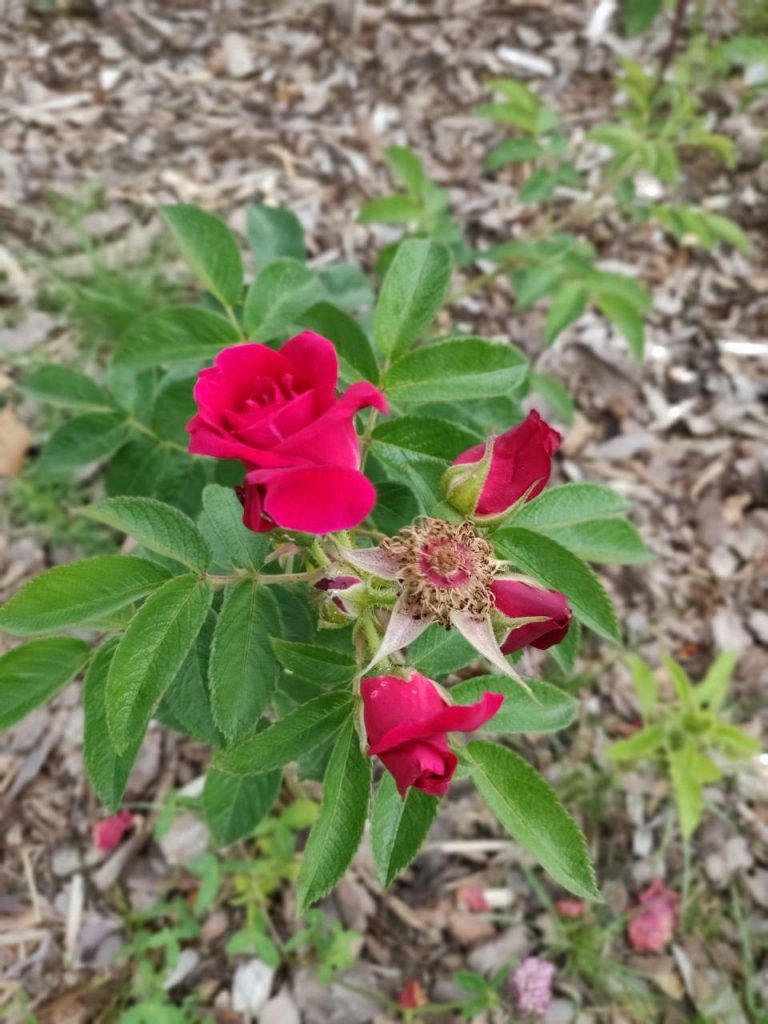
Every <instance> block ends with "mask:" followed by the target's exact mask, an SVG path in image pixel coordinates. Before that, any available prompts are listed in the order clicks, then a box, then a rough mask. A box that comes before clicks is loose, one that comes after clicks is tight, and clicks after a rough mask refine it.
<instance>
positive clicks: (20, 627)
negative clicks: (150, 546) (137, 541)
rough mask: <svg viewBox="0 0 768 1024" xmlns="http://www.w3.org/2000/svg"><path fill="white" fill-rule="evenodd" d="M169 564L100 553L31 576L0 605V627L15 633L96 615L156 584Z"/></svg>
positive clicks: (65, 626)
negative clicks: (164, 566) (16, 592)
mask: <svg viewBox="0 0 768 1024" xmlns="http://www.w3.org/2000/svg"><path fill="white" fill-rule="evenodd" d="M167 579H168V570H167V569H164V568H163V567H162V566H160V565H157V564H156V563H155V562H150V561H148V560H147V559H145V558H134V557H132V556H131V555H99V556H98V557H96V558H87V559H85V560H84V561H82V562H72V563H70V564H69V565H58V566H56V567H55V568H53V569H49V570H48V572H44V573H42V574H41V575H40V576H36V577H35V578H34V579H33V580H30V581H29V583H27V585H26V586H25V587H23V588H22V589H21V590H20V591H19V592H18V594H15V595H14V596H13V597H12V598H11V599H10V600H9V601H7V602H6V603H5V604H4V605H3V607H2V608H0V629H4V630H5V631H6V632H7V633H13V634H14V635H15V636H30V635H32V634H34V633H47V632H49V631H50V630H53V629H68V628H69V627H70V626H77V625H79V624H80V623H83V622H89V621H92V620H98V619H101V618H102V616H105V615H109V613H110V612H114V611H116V610H117V609H118V608H123V607H124V606H125V605H127V604H132V603H133V602H134V601H136V600H138V599H139V598H140V597H145V596H146V595H147V594H149V593H151V592H152V591H153V590H156V589H157V587H159V586H160V585H161V584H163V583H165V581H166V580H167Z"/></svg>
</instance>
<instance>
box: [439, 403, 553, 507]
mask: <svg viewBox="0 0 768 1024" xmlns="http://www.w3.org/2000/svg"><path fill="white" fill-rule="evenodd" d="M560 440H561V438H560V434H559V433H558V432H557V431H556V430H553V429H552V427H550V426H549V424H548V423H546V422H545V421H544V420H543V419H542V418H541V416H539V414H538V413H537V412H536V411H535V410H534V411H533V412H530V413H529V414H528V416H527V418H526V419H525V420H523V422H522V423H520V424H518V425H517V426H516V427H513V428H512V429H511V430H508V431H507V432H506V433H505V434H502V435H501V436H500V437H492V438H490V439H489V441H488V442H487V443H486V444H478V445H475V446H474V447H473V448H468V449H467V451H465V452H462V454H461V455H459V456H458V457H457V458H456V459H455V460H454V463H453V466H452V467H451V468H450V469H449V470H448V472H447V473H446V474H445V477H444V480H443V486H444V489H445V491H446V496H447V498H448V501H449V502H450V503H451V504H452V505H453V506H454V507H455V508H456V509H458V511H459V512H461V513H462V515H467V516H473V517H478V518H479V519H481V520H482V519H483V518H493V517H495V516H498V515H502V514H503V513H505V512H507V511H508V510H509V509H510V508H512V506H513V505H515V504H516V503H517V502H518V501H520V500H521V499H524V500H525V501H530V500H531V498H535V497H536V495H537V494H540V493H541V492H542V491H543V490H544V488H545V487H546V485H547V482H548V480H549V477H550V474H551V472H552V456H553V455H554V454H555V452H556V451H557V449H558V448H559V447H560Z"/></svg>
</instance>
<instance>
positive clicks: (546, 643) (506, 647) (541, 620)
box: [491, 579, 571, 654]
mask: <svg viewBox="0 0 768 1024" xmlns="http://www.w3.org/2000/svg"><path fill="white" fill-rule="evenodd" d="M491 592H492V594H493V596H494V600H495V608H496V611H498V612H501V614H502V615H504V616H505V617H506V618H508V619H525V618H537V621H535V622H528V623H526V624H525V625H522V626H518V627H516V628H515V629H512V630H511V631H510V632H509V633H508V634H507V638H506V639H505V640H504V642H503V643H502V645H501V649H502V651H503V652H504V654H513V653H514V652H515V651H519V650H521V649H522V648H523V647H529V646H530V647H538V648H539V650H546V648H547V647H552V646H553V645H554V644H559V643H561V642H562V641H563V640H564V639H565V636H566V633H567V632H568V628H569V626H570V624H571V609H570V606H569V605H568V598H567V597H566V596H565V595H564V594H561V593H560V592H559V591H557V590H545V589H544V588H543V587H537V586H535V585H532V584H531V583H523V582H522V581H520V580H503V579H499V580H494V582H493V583H492V584H491Z"/></svg>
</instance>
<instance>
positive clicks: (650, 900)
mask: <svg viewBox="0 0 768 1024" xmlns="http://www.w3.org/2000/svg"><path fill="white" fill-rule="evenodd" d="M679 907H680V895H679V893H676V892H675V891H674V890H672V889H667V887H666V886H665V885H664V883H663V882H662V880H661V879H660V878H657V879H656V880H655V881H654V882H652V883H651V885H649V886H648V888H647V889H644V890H643V892H641V893H640V895H639V896H638V908H637V911H636V913H635V914H634V916H633V917H632V920H631V921H630V922H629V927H628V928H627V937H628V938H629V944H630V945H631V946H632V948H633V949H634V950H635V951H636V952H638V953H660V952H661V951H662V950H663V949H665V948H666V947H667V946H668V945H669V943H670V942H671V941H672V936H673V935H674V933H675V928H676V926H677V914H678V909H679Z"/></svg>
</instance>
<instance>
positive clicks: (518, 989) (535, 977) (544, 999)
mask: <svg viewBox="0 0 768 1024" xmlns="http://www.w3.org/2000/svg"><path fill="white" fill-rule="evenodd" d="M554 977H555V965H554V964H553V963H550V962H549V960H542V959H540V958H539V957H537V956H529V957H528V958H527V959H526V960H523V962H522V963H520V964H518V965H517V967H516V968H515V969H514V971H512V973H511V974H510V976H509V987H510V990H511V992H512V996H513V998H514V1000H515V1008H516V1010H517V1012H518V1013H519V1014H520V1015H521V1016H526V1015H527V1014H531V1015H534V1014H535V1015H537V1016H543V1015H544V1014H545V1013H546V1012H547V1010H548V1009H549V1004H550V1002H551V1001H552V981H553V979H554Z"/></svg>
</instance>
